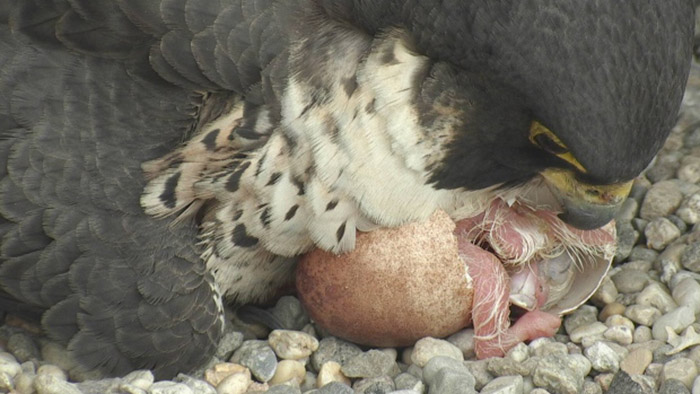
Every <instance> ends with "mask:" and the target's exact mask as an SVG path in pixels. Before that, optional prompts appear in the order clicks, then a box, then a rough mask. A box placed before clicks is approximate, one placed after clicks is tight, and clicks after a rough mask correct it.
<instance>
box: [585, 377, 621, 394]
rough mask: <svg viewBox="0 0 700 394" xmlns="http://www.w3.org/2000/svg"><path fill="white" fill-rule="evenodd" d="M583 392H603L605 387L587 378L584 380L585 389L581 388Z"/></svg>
mask: <svg viewBox="0 0 700 394" xmlns="http://www.w3.org/2000/svg"><path fill="white" fill-rule="evenodd" d="M581 394H603V389H602V388H601V387H600V385H599V384H598V383H596V382H593V381H590V380H586V381H584V382H583V390H581ZM628 394H630V393H628Z"/></svg>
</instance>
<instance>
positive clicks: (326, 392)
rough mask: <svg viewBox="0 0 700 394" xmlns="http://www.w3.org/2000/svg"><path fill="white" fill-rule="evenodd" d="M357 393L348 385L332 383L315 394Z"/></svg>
mask: <svg viewBox="0 0 700 394" xmlns="http://www.w3.org/2000/svg"><path fill="white" fill-rule="evenodd" d="M354 392H355V391H354V390H353V389H352V387H350V386H348V385H347V384H344V383H340V382H330V383H328V384H326V385H324V386H323V387H321V388H320V389H318V391H316V392H315V394H353V393H354Z"/></svg>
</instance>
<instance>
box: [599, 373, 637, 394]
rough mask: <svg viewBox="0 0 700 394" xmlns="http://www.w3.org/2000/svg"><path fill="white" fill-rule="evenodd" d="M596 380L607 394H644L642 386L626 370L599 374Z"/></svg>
mask: <svg viewBox="0 0 700 394" xmlns="http://www.w3.org/2000/svg"><path fill="white" fill-rule="evenodd" d="M596 381H597V382H598V383H599V386H601V388H602V389H603V390H605V391H606V394H644V391H643V389H642V386H641V385H640V384H639V383H637V382H635V381H634V380H633V379H632V378H631V377H630V375H628V374H627V373H626V372H625V371H618V372H617V373H616V374H615V375H612V374H603V375H598V376H597V377H596Z"/></svg>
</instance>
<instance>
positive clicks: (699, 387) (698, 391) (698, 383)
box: [692, 376, 700, 394]
mask: <svg viewBox="0 0 700 394" xmlns="http://www.w3.org/2000/svg"><path fill="white" fill-rule="evenodd" d="M692 392H693V394H700V376H698V377H697V378H695V381H694V382H693V391H692Z"/></svg>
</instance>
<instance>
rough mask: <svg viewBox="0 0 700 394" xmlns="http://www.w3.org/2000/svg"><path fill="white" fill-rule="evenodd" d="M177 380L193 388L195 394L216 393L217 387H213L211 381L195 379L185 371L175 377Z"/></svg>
mask: <svg viewBox="0 0 700 394" xmlns="http://www.w3.org/2000/svg"><path fill="white" fill-rule="evenodd" d="M174 381H175V382H178V383H182V384H184V385H186V386H187V387H189V388H191V389H192V391H194V392H195V394H216V389H215V388H214V387H212V385H210V384H209V383H207V382H205V381H203V380H199V379H195V378H193V377H191V376H189V375H185V374H183V373H181V374H179V375H177V377H176V378H175V379H174Z"/></svg>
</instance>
